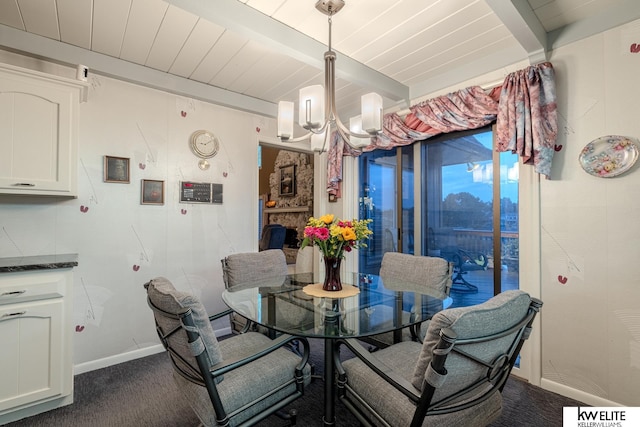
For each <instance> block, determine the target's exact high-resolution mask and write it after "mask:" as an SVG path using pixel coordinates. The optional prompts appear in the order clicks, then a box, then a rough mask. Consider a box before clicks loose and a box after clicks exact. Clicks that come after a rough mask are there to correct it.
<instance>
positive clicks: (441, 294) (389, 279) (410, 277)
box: [380, 252, 452, 299]
mask: <svg viewBox="0 0 640 427" xmlns="http://www.w3.org/2000/svg"><path fill="white" fill-rule="evenodd" d="M451 273H452V272H451V268H450V266H449V262H448V261H447V260H445V259H443V258H438V257H427V256H417V255H410V254H403V253H399V252H386V253H385V254H384V256H383V258H382V264H381V266H380V277H381V278H382V281H383V282H384V285H385V287H386V288H388V289H394V290H399V291H415V292H422V293H429V291H431V292H430V293H431V295H432V296H434V297H437V298H440V299H444V298H445V297H446V296H447V295H449V289H450V288H451ZM425 291H426V292H425Z"/></svg>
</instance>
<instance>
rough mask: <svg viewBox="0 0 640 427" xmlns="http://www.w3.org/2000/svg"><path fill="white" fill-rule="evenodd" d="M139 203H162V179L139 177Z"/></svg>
mask: <svg viewBox="0 0 640 427" xmlns="http://www.w3.org/2000/svg"><path fill="white" fill-rule="evenodd" d="M140 204H142V205H164V181H159V180H155V179H141V180H140Z"/></svg>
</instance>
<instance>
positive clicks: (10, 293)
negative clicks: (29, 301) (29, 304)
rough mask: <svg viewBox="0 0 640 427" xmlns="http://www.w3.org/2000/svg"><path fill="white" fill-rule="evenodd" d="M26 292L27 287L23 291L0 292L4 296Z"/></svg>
mask: <svg viewBox="0 0 640 427" xmlns="http://www.w3.org/2000/svg"><path fill="white" fill-rule="evenodd" d="M25 292H27V290H26V289H23V290H21V291H10V292H3V293H1V294H0V297H3V296H5V295H19V294H24V293H25Z"/></svg>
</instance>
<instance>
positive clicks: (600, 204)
mask: <svg viewBox="0 0 640 427" xmlns="http://www.w3.org/2000/svg"><path fill="white" fill-rule="evenodd" d="M632 43H640V22H638V21H636V22H634V23H631V24H628V25H625V26H623V27H619V28H617V29H614V30H611V31H608V32H606V33H603V34H600V35H597V36H594V37H591V38H589V39H585V40H582V41H580V42H577V43H573V44H572V45H570V46H567V47H563V48H561V49H558V50H557V51H555V52H553V55H552V57H551V62H552V63H553V65H554V68H555V70H556V84H557V89H558V111H559V113H560V114H559V117H560V131H561V132H560V135H559V137H558V141H557V145H558V147H562V148H561V150H560V151H558V152H557V155H556V158H555V160H554V167H553V171H552V180H548V181H547V180H543V181H542V182H541V231H540V238H541V246H542V266H541V267H542V269H541V278H542V280H541V281H542V287H541V296H542V299H543V301H544V304H545V305H544V307H543V309H542V316H541V319H542V378H543V383H542V384H543V386H545V387H548V388H551V389H553V390H555V391H558V392H561V393H564V394H572V395H574V397H577V398H581V397H583V399H584V400H587V399H588V400H589V401H590V402H592V403H593V404H607V403H611V402H617V403H619V404H622V405H626V406H640V267H639V265H640V221H638V217H639V213H640V197H638V196H639V195H640V170H639V167H640V163H639V164H636V165H635V166H634V167H633V168H632V169H631V170H630V171H629V172H627V173H626V174H625V175H622V176H619V177H616V178H596V177H593V176H591V175H588V174H587V173H586V172H584V171H583V170H582V168H581V167H580V165H579V163H578V156H579V154H580V151H581V150H582V148H583V147H584V146H585V145H586V144H587V143H589V142H590V141H592V140H594V139H596V138H598V137H601V136H605V135H624V136H628V137H632V138H638V137H640V119H639V117H638V112H639V111H640V109H639V108H638V107H639V105H640V102H639V101H638V100H639V99H640V87H639V86H638V84H637V78H638V77H637V76H638V72H639V71H640V54H634V53H631V52H630V45H631V44H632ZM564 278H566V279H567V280H566V283H564V284H563V283H561V280H562V281H564Z"/></svg>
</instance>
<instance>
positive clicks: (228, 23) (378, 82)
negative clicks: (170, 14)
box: [167, 0, 409, 102]
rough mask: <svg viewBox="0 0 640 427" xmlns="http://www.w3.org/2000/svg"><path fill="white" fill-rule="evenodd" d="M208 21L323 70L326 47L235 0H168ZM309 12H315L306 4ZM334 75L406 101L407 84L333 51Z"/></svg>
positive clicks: (391, 97)
mask: <svg viewBox="0 0 640 427" xmlns="http://www.w3.org/2000/svg"><path fill="white" fill-rule="evenodd" d="M167 2H168V3H170V4H172V5H174V6H176V7H179V8H181V9H183V10H186V11H187V12H190V13H193V14H194V15H197V16H200V17H201V18H203V19H206V20H207V21H210V22H212V23H214V24H217V25H220V26H222V27H224V28H227V29H229V30H230V31H233V32H235V33H237V34H240V35H244V36H246V37H248V38H251V39H254V40H257V41H259V42H261V43H263V44H265V45H268V46H270V47H272V48H274V49H276V50H277V51H278V52H282V53H284V54H286V55H288V56H291V57H293V58H295V59H297V60H299V61H301V62H303V63H305V64H308V65H310V66H313V67H315V68H318V69H319V70H324V52H325V51H326V50H327V46H326V45H325V44H323V43H320V42H319V41H317V40H315V39H313V38H311V37H309V36H307V35H305V34H302V33H301V32H299V31H297V30H294V29H293V28H291V27H289V26H287V25H284V24H283V23H281V22H279V21H277V20H275V19H273V18H271V17H269V16H267V15H265V14H263V13H262V12H259V11H258V10H256V9H254V8H252V7H249V6H247V5H246V4H244V3H242V2H239V1H238V0H216V1H215V2H214V1H211V0H167ZM309 13H319V12H316V11H315V9H314V8H312V7H311V3H309ZM336 75H337V76H338V77H340V78H341V79H345V80H347V81H350V82H352V83H354V84H356V85H358V86H360V87H363V88H370V89H371V90H372V91H375V92H377V93H379V94H380V95H382V96H385V97H387V98H389V99H392V100H394V101H407V102H408V101H409V87H408V86H406V85H403V84H402V83H400V82H398V81H396V80H394V79H392V78H390V77H388V76H386V75H384V74H382V73H380V72H378V71H376V70H374V69H372V68H369V67H367V66H366V65H364V64H362V63H360V62H358V61H356V60H354V59H352V58H349V57H347V56H345V55H343V54H341V53H340V52H336Z"/></svg>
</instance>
